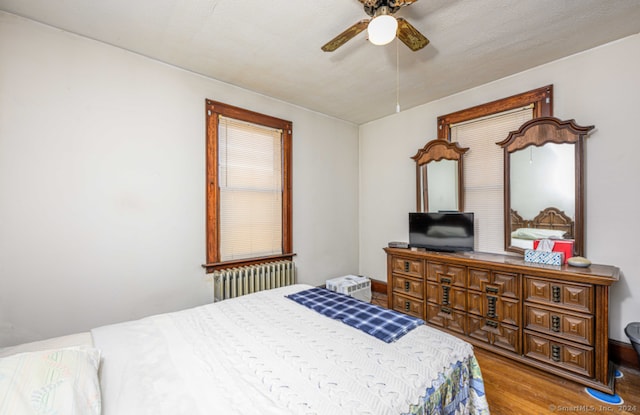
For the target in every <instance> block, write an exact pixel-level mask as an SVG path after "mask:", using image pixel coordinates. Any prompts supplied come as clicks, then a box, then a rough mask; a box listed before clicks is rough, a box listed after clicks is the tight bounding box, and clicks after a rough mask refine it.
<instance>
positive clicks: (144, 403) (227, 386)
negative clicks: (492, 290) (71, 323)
mask: <svg viewBox="0 0 640 415" xmlns="http://www.w3.org/2000/svg"><path fill="white" fill-rule="evenodd" d="M312 290H318V289H317V288H313V287H310V286H307V285H292V286H288V287H282V288H277V289H273V290H268V291H261V292H258V293H254V294H250V295H246V296H243V297H238V298H235V299H231V300H225V301H221V302H216V303H213V304H208V305H204V306H200V307H195V308H192V309H188V310H183V311H179V312H174V313H167V314H161V315H156V316H151V317H147V318H144V319H141V320H136V321H130V322H125V323H120V324H114V325H109V326H103V327H98V328H95V329H93V330H91V333H90V336H87V334H86V333H84V334H82V335H79V336H78V337H74V336H71V337H68V338H64V339H65V341H63V342H61V341H60V340H58V341H57V342H55V343H48V342H39V343H34V344H31V345H26V346H20V347H13V348H8V349H0V413H1V414H5V413H7V414H8V413H11V414H12V415H17V414H21V413H30V414H31V413H65V414H100V413H102V414H103V415H129V414H131V415H134V414H135V415H143V414H154V415H161V414H171V415H176V414H189V415H197V414H212V413H216V414H218V413H219V414H225V415H227V414H256V413H259V414H327V415H337V414H371V415H383V414H488V413H489V409H488V405H487V401H486V397H485V395H484V384H483V380H482V375H481V372H480V367H479V366H478V362H477V360H476V358H475V356H474V354H473V348H472V346H471V345H470V344H468V343H466V342H464V341H462V340H460V339H458V338H456V337H453V336H451V335H449V334H446V333H444V332H441V331H439V330H437V329H434V328H431V327H428V326H426V325H424V324H418V325H417V327H415V328H414V329H412V330H410V331H408V332H406V333H400V334H399V335H398V337H399V338H398V339H397V340H395V341H391V342H389V343H387V342H385V341H382V340H380V339H379V338H377V337H375V336H372V335H370V334H368V333H365V332H363V331H361V330H358V329H356V328H353V327H350V326H349V325H347V324H344V323H343V322H341V321H338V320H335V319H331V318H328V317H326V316H324V315H322V314H320V313H318V312H317V311H315V310H314V309H311V308H309V307H308V306H304V305H302V304H299V303H298V302H296V301H293V300H292V299H291V297H295V296H302V295H303V294H305V293H307V292H311V291H312ZM324 291H327V290H324ZM334 294H335V293H334ZM335 295H338V296H342V295H341V294H335ZM342 297H343V298H349V299H351V297H346V296H342ZM340 301H342V300H340ZM351 301H357V300H354V299H351ZM362 304H367V306H370V307H377V306H372V305H370V304H368V303H362ZM384 312H390V313H394V312H393V311H391V310H384ZM403 316H404V315H403ZM43 349H44V350H43ZM3 356H4V357H3ZM16 361H17V362H16ZM51 361H53V363H51ZM43 362H45V363H46V364H48V365H52V366H53V369H51V368H48V372H47V371H44V372H42V373H47V378H46V379H39V378H38V376H37V373H40V372H39V371H40V369H41V368H40V367H39V366H43V365H45V363H43ZM58 369H60V371H61V373H62V374H61V375H59V376H58V375H55V376H52V375H51V373H52V370H53V372H54V373H55V370H58ZM21 370H22V371H23V373H21ZM24 370H27V372H26V373H24ZM65 377H66V378H65ZM8 378H10V380H9V381H8V380H7V379H8ZM22 383H25V385H23V386H19V385H21V384H22ZM66 384H68V385H67V386H65V385H66ZM61 385H62V386H61ZM69 385H70V386H69ZM19 387H21V388H22V390H21V392H20V393H21V395H20V396H16V395H12V394H13V393H15V391H14V390H13V389H15V388H19ZM71 395H73V397H74V398H73V399H71V398H70V396H71ZM55 400H58V401H59V404H60V405H62V406H61V408H62V409H61V410H59V412H53V411H52V410H51V406H52V405H54V404H55V402H54V401H55ZM22 401H25V402H22ZM3 405H4V406H3ZM12 405H13V406H12ZM74 405H75V406H76V407H74ZM34 406H36V407H38V409H41V411H40V412H38V411H33V412H20V411H21V410H25V411H26V410H28V409H29V408H32V407H34ZM45 410H46V411H45ZM47 411H48V412H47Z"/></svg>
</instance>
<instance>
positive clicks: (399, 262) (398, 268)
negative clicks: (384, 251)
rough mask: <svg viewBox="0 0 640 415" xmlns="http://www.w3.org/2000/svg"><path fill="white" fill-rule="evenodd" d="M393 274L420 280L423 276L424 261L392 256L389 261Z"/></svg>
mask: <svg viewBox="0 0 640 415" xmlns="http://www.w3.org/2000/svg"><path fill="white" fill-rule="evenodd" d="M391 263H392V270H393V272H394V273H402V274H407V275H411V276H414V277H416V278H422V277H423V275H424V261H422V260H419V259H408V258H402V257H396V256H394V257H393V259H392V260H391Z"/></svg>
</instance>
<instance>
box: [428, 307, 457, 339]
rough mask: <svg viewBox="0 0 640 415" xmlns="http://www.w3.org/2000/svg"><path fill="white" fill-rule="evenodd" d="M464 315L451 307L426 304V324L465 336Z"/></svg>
mask: <svg viewBox="0 0 640 415" xmlns="http://www.w3.org/2000/svg"><path fill="white" fill-rule="evenodd" d="M466 319H467V318H466V315H465V314H464V313H462V312H458V311H455V310H454V309H452V308H451V307H446V306H442V305H440V304H433V303H427V322H428V323H429V324H432V325H434V326H438V327H442V328H445V329H448V330H451V331H454V332H456V333H459V334H466Z"/></svg>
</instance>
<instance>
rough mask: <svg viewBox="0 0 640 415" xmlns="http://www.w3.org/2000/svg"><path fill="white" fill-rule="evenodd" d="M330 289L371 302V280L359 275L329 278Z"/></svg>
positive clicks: (328, 287) (328, 286) (328, 285)
mask: <svg viewBox="0 0 640 415" xmlns="http://www.w3.org/2000/svg"><path fill="white" fill-rule="evenodd" d="M326 287H327V289H328V290H331V291H335V292H338V293H342V294H346V295H348V296H351V297H353V298H357V299H358V300H362V301H366V302H367V303H370V302H371V280H370V279H369V278H367V277H361V276H358V275H345V276H344V277H338V278H332V279H330V280H327V283H326Z"/></svg>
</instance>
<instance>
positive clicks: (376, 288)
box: [371, 279, 387, 294]
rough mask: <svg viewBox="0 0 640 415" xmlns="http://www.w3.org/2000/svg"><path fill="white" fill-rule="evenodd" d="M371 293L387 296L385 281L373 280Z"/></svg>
mask: <svg viewBox="0 0 640 415" xmlns="http://www.w3.org/2000/svg"><path fill="white" fill-rule="evenodd" d="M371 291H373V292H376V293H382V294H386V293H387V283H386V282H383V281H378V280H373V279H372V280H371Z"/></svg>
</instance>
